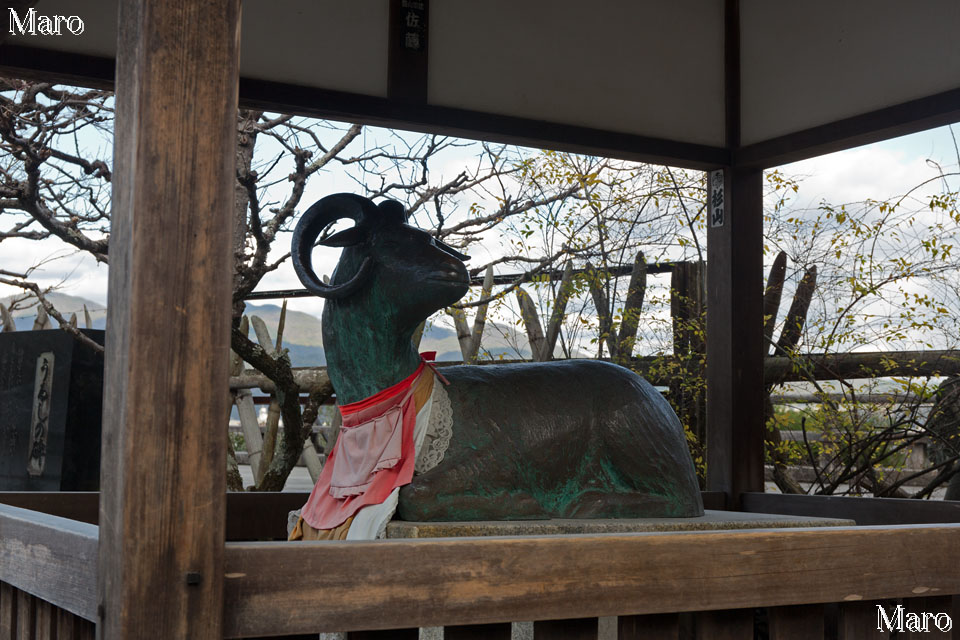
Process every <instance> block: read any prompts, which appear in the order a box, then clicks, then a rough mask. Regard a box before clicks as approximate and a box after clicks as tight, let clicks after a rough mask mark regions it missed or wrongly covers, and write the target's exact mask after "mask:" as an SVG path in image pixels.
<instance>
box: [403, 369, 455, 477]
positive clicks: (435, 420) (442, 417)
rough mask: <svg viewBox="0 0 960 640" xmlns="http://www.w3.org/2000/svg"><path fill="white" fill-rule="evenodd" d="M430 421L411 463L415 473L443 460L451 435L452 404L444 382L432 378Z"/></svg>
mask: <svg viewBox="0 0 960 640" xmlns="http://www.w3.org/2000/svg"><path fill="white" fill-rule="evenodd" d="M430 399H431V401H432V402H431V404H432V405H433V406H432V408H431V410H430V421H429V422H428V423H427V433H426V437H425V438H424V441H423V444H422V445H421V446H420V447H418V448H417V459H416V462H415V463H414V465H413V472H414V473H416V474H421V473H426V472H427V471H430V470H431V469H433V468H434V467H436V466H437V465H438V464H440V463H441V462H443V456H444V454H446V452H447V448H448V447H449V446H450V439H451V438H452V437H453V405H451V404H450V396H448V395H447V391H446V389H444V384H443V383H442V382H441V381H440V380H438V379H434V382H433V393H432V394H431V398H430Z"/></svg>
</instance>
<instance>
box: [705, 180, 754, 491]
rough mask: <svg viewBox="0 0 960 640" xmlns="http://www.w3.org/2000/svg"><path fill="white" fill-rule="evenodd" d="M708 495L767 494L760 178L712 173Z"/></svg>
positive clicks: (709, 277)
mask: <svg viewBox="0 0 960 640" xmlns="http://www.w3.org/2000/svg"><path fill="white" fill-rule="evenodd" d="M707 197H708V199H709V201H708V208H709V211H710V219H709V225H710V226H709V228H708V232H707V250H708V258H707V489H708V490H709V491H725V492H726V493H727V496H728V507H729V508H732V509H739V496H740V494H741V493H743V492H745V491H763V171H762V170H761V169H754V168H732V169H731V168H727V169H722V170H717V171H711V172H710V187H709V193H708V195H707Z"/></svg>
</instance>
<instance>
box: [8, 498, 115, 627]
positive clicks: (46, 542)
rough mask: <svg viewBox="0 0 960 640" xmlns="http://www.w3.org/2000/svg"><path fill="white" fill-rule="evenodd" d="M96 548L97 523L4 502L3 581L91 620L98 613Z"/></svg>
mask: <svg viewBox="0 0 960 640" xmlns="http://www.w3.org/2000/svg"><path fill="white" fill-rule="evenodd" d="M97 546H98V540H97V528H96V527H95V526H93V525H90V524H86V523H82V522H74V521H73V520H67V519H66V518H58V517H56V516H51V515H47V514H45V513H39V512H37V511H29V510H27V509H20V508H18V507H11V506H8V505H0V582H4V583H7V584H9V585H12V586H14V587H16V588H17V589H20V590H21V591H26V592H27V593H30V594H33V595H35V596H37V597H38V598H41V599H43V600H46V601H47V602H50V603H52V604H54V605H56V606H58V607H60V608H61V609H66V610H67V611H69V612H71V613H74V614H76V615H78V616H81V617H83V618H86V619H88V620H95V619H96V615H97V589H96V586H97ZM3 624H4V623H3V622H2V621H0V628H2V627H3Z"/></svg>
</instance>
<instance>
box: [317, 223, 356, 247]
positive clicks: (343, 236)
mask: <svg viewBox="0 0 960 640" xmlns="http://www.w3.org/2000/svg"><path fill="white" fill-rule="evenodd" d="M366 239H367V231H366V229H362V228H360V227H359V226H356V227H350V228H349V229H344V230H343V231H338V232H337V233H335V234H333V235H332V236H330V237H329V238H326V239H324V240H321V241H320V244H322V245H323V246H325V247H352V246H353V245H355V244H360V243H361V242H363V241H365V240H366Z"/></svg>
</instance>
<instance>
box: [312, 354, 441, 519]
mask: <svg viewBox="0 0 960 640" xmlns="http://www.w3.org/2000/svg"><path fill="white" fill-rule="evenodd" d="M429 355H432V354H424V356H429ZM424 369H425V363H424V362H421V363H420V366H419V367H417V370H416V371H414V372H413V374H411V375H410V376H409V377H408V378H406V379H405V380H402V381H400V382H398V383H397V384H395V385H393V386H392V387H389V388H388V389H384V390H383V391H380V392H379V393H377V394H375V395H372V396H370V397H369V398H365V399H363V400H359V401H357V402H352V403H350V404H346V405H343V406H341V407H340V413H341V415H342V416H343V426H342V427H341V429H340V435H339V437H338V438H337V442H336V444H335V445H334V446H333V450H332V451H331V452H330V455H329V456H328V457H327V461H326V463H325V464H324V465H323V470H322V471H321V472H320V477H319V478H318V479H317V484H316V485H314V487H313V491H312V492H311V493H310V498H309V499H308V500H307V504H306V505H305V506H304V507H303V511H302V512H301V514H300V515H301V517H302V518H303V519H304V520H305V521H306V522H307V524H309V525H310V526H311V527H313V528H314V529H332V528H334V527H337V526H339V525H341V524H343V523H344V522H345V521H346V520H347V518H349V517H350V516H352V515H353V514H355V513H356V512H357V511H359V510H360V509H361V508H363V507H365V506H367V505H371V504H380V503H381V502H383V501H384V500H386V499H387V497H388V496H389V495H390V493H391V492H392V491H393V490H394V489H395V488H396V487H401V486H403V485H405V484H408V483H409V482H410V480H411V479H413V466H414V462H415V460H416V452H415V451H414V442H413V431H414V426H415V425H416V421H417V408H416V406H415V401H414V397H413V389H414V386H415V384H416V382H417V380H419V379H420V376H421V375H422V374H423V372H424Z"/></svg>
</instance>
